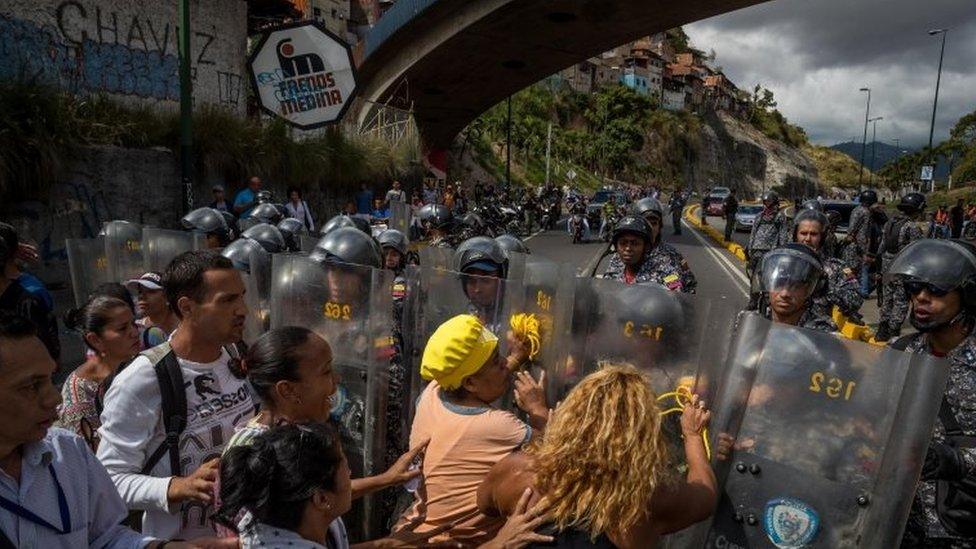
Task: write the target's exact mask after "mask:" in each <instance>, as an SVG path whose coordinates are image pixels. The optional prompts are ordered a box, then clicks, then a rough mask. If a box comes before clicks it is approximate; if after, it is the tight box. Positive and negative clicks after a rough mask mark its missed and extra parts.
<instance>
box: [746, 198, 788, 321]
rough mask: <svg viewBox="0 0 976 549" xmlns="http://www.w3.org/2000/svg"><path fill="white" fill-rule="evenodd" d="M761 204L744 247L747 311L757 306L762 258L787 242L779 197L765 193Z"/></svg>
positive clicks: (784, 216)
mask: <svg viewBox="0 0 976 549" xmlns="http://www.w3.org/2000/svg"><path fill="white" fill-rule="evenodd" d="M762 203H763V210H762V213H760V214H759V216H758V217H756V221H755V223H753V225H752V232H750V233H749V243H748V244H747V245H746V261H747V262H748V263H747V267H748V271H749V274H750V280H749V305H748V307H747V309H748V310H755V309H756V307H758V305H759V290H758V288H757V286H758V285H757V284H756V278H757V273H758V268H759V267H760V265H762V260H763V256H764V255H765V254H766V253H767V252H769V251H770V250H772V249H774V248H778V247H780V246H782V245H783V244H785V243H786V242H788V241H789V234H788V232H787V231H788V230H789V221H788V220H787V219H786V214H785V213H783V212H782V211H781V210H780V209H779V195H778V194H776V192H775V191H766V193H765V194H763V196H762Z"/></svg>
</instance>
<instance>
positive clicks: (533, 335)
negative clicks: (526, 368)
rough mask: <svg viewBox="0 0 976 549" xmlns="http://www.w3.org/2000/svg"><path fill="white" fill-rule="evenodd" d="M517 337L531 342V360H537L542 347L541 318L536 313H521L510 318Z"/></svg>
mask: <svg viewBox="0 0 976 549" xmlns="http://www.w3.org/2000/svg"><path fill="white" fill-rule="evenodd" d="M509 324H510V325H511V327H512V332H514V333H515V337H517V338H518V339H521V340H523V341H528V342H529V360H535V357H537V356H539V351H540V350H541V349H542V336H541V335H540V333H539V327H540V324H539V319H538V318H536V316H535V315H534V314H531V313H529V314H525V313H519V314H516V315H512V318H511V319H510V320H509Z"/></svg>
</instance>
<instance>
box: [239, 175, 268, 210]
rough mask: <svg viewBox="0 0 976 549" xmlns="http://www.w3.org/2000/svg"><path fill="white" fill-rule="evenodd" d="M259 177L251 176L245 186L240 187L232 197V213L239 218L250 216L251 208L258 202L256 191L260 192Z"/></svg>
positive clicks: (260, 183)
mask: <svg viewBox="0 0 976 549" xmlns="http://www.w3.org/2000/svg"><path fill="white" fill-rule="evenodd" d="M261 186H262V182H261V178H260V177H258V176H254V177H251V179H248V181H247V188H245V189H241V191H240V192H238V193H237V196H236V197H234V213H235V214H237V217H239V218H240V219H247V218H249V217H251V210H252V209H254V206H257V204H258V193H259V192H261Z"/></svg>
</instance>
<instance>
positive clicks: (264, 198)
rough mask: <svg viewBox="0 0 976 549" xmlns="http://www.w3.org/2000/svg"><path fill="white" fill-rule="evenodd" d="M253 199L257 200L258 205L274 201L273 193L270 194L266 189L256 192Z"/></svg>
mask: <svg viewBox="0 0 976 549" xmlns="http://www.w3.org/2000/svg"><path fill="white" fill-rule="evenodd" d="M255 198H256V199H257V202H258V204H267V203H269V202H271V201H272V200H274V193H272V192H271V191H269V190H267V189H264V190H261V191H258V195H257V197H255Z"/></svg>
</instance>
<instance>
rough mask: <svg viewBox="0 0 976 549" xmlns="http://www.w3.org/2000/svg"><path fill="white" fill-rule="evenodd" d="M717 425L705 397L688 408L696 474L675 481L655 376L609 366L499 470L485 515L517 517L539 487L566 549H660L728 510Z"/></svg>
mask: <svg viewBox="0 0 976 549" xmlns="http://www.w3.org/2000/svg"><path fill="white" fill-rule="evenodd" d="M710 416H711V413H710V412H709V411H708V410H707V409H706V408H705V403H704V402H703V401H700V400H699V399H698V396H697V395H693V396H692V397H691V399H690V402H689V403H688V404H687V405H685V406H684V410H683V413H682V415H681V434H682V435H683V438H684V457H685V460H686V462H687V464H688V465H687V473H686V475H685V478H684V479H678V478H672V477H675V476H677V475H675V474H674V472H673V467H674V465H673V464H672V463H671V460H670V458H669V455H668V447H667V445H666V441H665V438H666V437H667V435H666V434H665V433H664V432H662V416H661V414H660V413H659V408H658V403H657V398H656V395H655V394H654V391H653V390H652V389H651V386H650V383H649V381H648V379H647V377H646V376H645V375H644V374H642V373H641V372H639V371H638V370H637V369H636V368H634V367H633V366H629V365H613V366H606V367H604V368H603V369H601V370H599V371H597V372H594V373H592V374H590V375H589V376H587V377H586V378H584V379H583V380H582V381H580V383H579V384H578V385H577V386H576V387H575V388H573V390H571V391H570V392H569V395H567V396H566V399H565V400H564V401H563V402H562V403H561V404H560V405H559V406H558V407H557V408H556V409H555V411H554V412H553V413H552V418H551V419H550V420H549V425H548V427H547V429H546V433H545V434H544V435H543V436H542V437H541V438H540V439H538V440H536V441H533V443H532V444H530V445H529V446H528V447H526V448H525V449H524V450H523V451H521V452H515V453H513V454H512V455H510V456H508V457H506V458H505V459H503V460H502V461H500V462H499V463H498V464H496V465H495V466H494V467H492V469H491V472H490V473H489V474H488V476H487V477H486V478H485V480H484V482H483V483H482V484H481V486H480V487H479V489H478V507H479V509H480V510H481V511H482V512H483V513H485V514H486V515H489V516H498V515H502V516H505V515H509V514H511V513H512V511H513V510H514V509H515V507H516V502H517V501H518V500H519V497H520V496H521V495H522V493H523V491H524V490H526V489H527V488H532V489H534V490H535V491H536V494H537V495H538V496H544V497H545V498H546V499H547V500H548V503H549V505H550V511H549V516H550V524H551V525H552V527H553V530H554V531H555V537H556V546H557V547H618V548H622V549H629V548H634V549H638V548H645V547H654V546H655V544H656V542H657V540H658V539H659V538H660V536H662V535H664V534H668V533H671V532H677V531H679V530H682V529H684V528H686V527H688V526H691V525H692V524H695V523H696V522H700V521H702V520H705V519H706V518H708V517H709V516H710V515H711V514H712V512H713V510H714V508H715V505H716V503H717V501H718V488H717V482H716V479H715V473H714V472H712V468H711V466H710V465H709V463H708V457H707V454H706V450H705V443H704V441H703V439H702V431H704V429H705V428H706V426H707V425H708V421H709V419H710ZM628 471H640V474H629V473H627V472H628Z"/></svg>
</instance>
